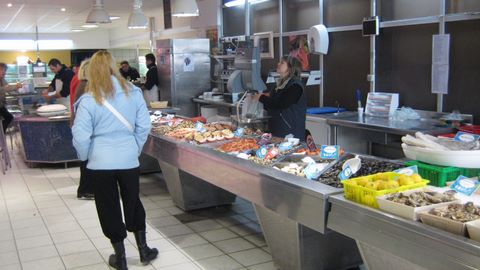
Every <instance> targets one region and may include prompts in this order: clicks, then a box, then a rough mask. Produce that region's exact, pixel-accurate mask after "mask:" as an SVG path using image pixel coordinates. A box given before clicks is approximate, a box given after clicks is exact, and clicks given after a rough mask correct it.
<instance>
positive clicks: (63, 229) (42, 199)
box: [0, 153, 276, 270]
mask: <svg viewBox="0 0 480 270" xmlns="http://www.w3.org/2000/svg"><path fill="white" fill-rule="evenodd" d="M12 156H13V162H12V163H13V168H12V169H10V170H8V171H7V174H6V175H0V270H10V269H15V270H16V269H24V270H28V269H35V270H37V269H42V270H43V269H48V270H55V269H76V270H97V269H99V270H100V269H102V270H103V269H109V267H108V263H107V260H108V256H109V255H110V254H111V253H112V248H111V246H110V243H109V241H108V240H107V239H106V238H105V237H104V236H103V233H102V231H101V228H100V224H99V222H98V218H97V214H96V210H95V204H94V202H93V201H82V200H77V198H76V189H77V184H78V177H79V169H78V167H73V168H68V169H63V168H62V167H61V166H39V167H36V168H28V167H27V166H26V165H25V164H24V162H23V161H22V160H21V158H20V156H19V155H18V154H17V153H14V154H13V155H12ZM141 199H142V202H143V203H144V206H145V209H146V211H147V228H148V229H147V230H148V232H147V238H148V240H149V245H150V246H152V247H156V248H158V249H159V252H160V254H159V256H158V258H157V259H156V260H154V261H153V262H152V263H151V264H150V265H147V266H143V265H142V264H141V263H140V261H139V258H138V251H137V250H136V247H135V239H134V237H133V235H131V234H129V236H128V238H127V240H126V241H125V245H126V252H127V260H128V264H129V269H133V270H135V269H142V270H150V269H162V270H202V269H203V270H236V269H244V270H245V269H255V270H270V269H276V268H275V267H274V265H273V262H272V257H271V256H270V254H269V252H268V248H267V247H266V243H265V240H264V238H263V236H262V234H261V230H260V227H259V225H258V222H257V220H256V217H255V213H254V212H253V209H252V207H251V205H250V204H249V203H248V202H246V201H244V200H242V199H237V201H236V203H235V204H234V205H233V207H231V210H229V211H227V213H226V214H225V215H212V216H215V218H204V219H202V220H199V221H192V222H189V221H188V220H187V221H186V220H181V218H180V219H178V218H177V217H176V215H181V214H184V212H183V211H182V210H181V209H179V208H177V207H176V206H174V203H173V201H172V199H171V197H170V195H169V194H168V191H167V190H166V187H165V183H164V182H163V179H162V178H161V175H160V174H153V175H147V176H142V178H141Z"/></svg>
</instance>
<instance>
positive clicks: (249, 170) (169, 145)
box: [143, 135, 342, 232]
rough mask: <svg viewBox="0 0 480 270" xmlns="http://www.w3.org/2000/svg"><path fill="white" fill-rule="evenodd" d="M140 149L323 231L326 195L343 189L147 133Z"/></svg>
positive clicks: (260, 204)
mask: <svg viewBox="0 0 480 270" xmlns="http://www.w3.org/2000/svg"><path fill="white" fill-rule="evenodd" d="M143 151H144V152H145V153H146V154H148V155H151V156H153V157H155V158H157V159H158V160H160V161H163V162H166V163H168V164H170V165H172V166H174V167H177V168H179V169H181V170H183V171H185V172H187V173H189V174H192V175H195V176H196V177H198V178H200V179H202V180H204V181H207V182H209V183H211V184H213V185H216V186H218V187H221V188H223V189H225V190H227V191H229V192H232V193H234V194H236V195H238V196H241V197H243V198H245V199H247V200H249V201H251V202H252V203H255V204H256V205H259V206H262V207H265V208H267V209H270V210H271V211H273V212H275V213H277V214H280V215H282V216H285V217H287V218H289V219H292V220H295V221H297V222H299V223H301V224H303V225H306V226H308V227H310V228H311V229H314V230H316V231H318V232H324V231H325V221H326V219H325V217H326V214H327V205H326V202H327V201H326V200H327V198H328V196H330V195H331V194H337V193H340V192H342V190H341V189H338V188H333V187H330V186H327V185H324V184H321V183H318V182H315V181H310V180H307V179H305V178H301V177H297V176H294V175H290V174H287V173H285V172H281V171H278V170H275V169H273V168H268V167H264V166H260V165H256V164H254V163H253V162H251V161H248V160H242V159H239V158H237V157H235V156H230V155H226V154H223V153H220V152H218V151H216V150H213V149H210V148H208V147H199V146H197V145H193V144H189V143H184V142H179V141H178V140H174V139H171V138H168V137H165V136H159V135H150V136H149V138H148V140H147V143H146V145H145V147H144V149H143ZM212 168H215V173H212Z"/></svg>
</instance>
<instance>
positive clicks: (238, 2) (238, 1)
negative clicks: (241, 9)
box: [225, 0, 269, 7]
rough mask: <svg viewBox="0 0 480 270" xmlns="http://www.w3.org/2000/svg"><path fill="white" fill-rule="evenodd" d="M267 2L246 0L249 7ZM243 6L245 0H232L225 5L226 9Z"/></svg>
mask: <svg viewBox="0 0 480 270" xmlns="http://www.w3.org/2000/svg"><path fill="white" fill-rule="evenodd" d="M267 1H269V0H248V3H250V5H255V4H260V3H263V2H267ZM243 5H245V0H232V1H228V2H226V3H225V6H226V7H238V6H243Z"/></svg>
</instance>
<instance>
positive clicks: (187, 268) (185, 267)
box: [162, 263, 202, 270]
mask: <svg viewBox="0 0 480 270" xmlns="http://www.w3.org/2000/svg"><path fill="white" fill-rule="evenodd" d="M162 270H202V269H201V268H199V267H198V266H197V265H195V264H194V263H182V264H177V265H172V266H167V267H162Z"/></svg>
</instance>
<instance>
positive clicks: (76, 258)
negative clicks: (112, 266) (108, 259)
mask: <svg viewBox="0 0 480 270" xmlns="http://www.w3.org/2000/svg"><path fill="white" fill-rule="evenodd" d="M62 260H63V262H64V263H65V266H66V267H67V268H75V267H80V266H86V265H93V264H98V263H101V262H103V258H102V256H100V254H99V253H98V252H97V251H96V250H95V251H87V252H81V253H74V254H69V255H65V256H62Z"/></svg>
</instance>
